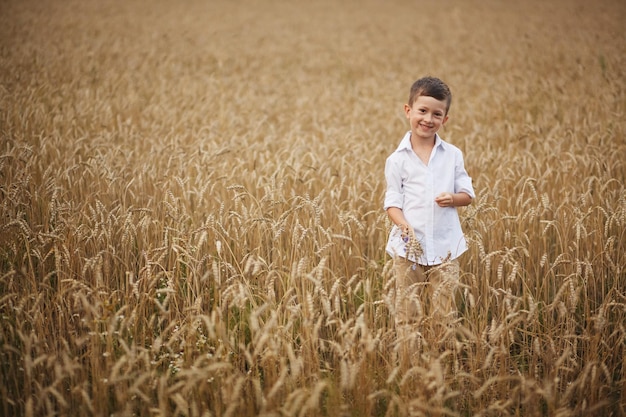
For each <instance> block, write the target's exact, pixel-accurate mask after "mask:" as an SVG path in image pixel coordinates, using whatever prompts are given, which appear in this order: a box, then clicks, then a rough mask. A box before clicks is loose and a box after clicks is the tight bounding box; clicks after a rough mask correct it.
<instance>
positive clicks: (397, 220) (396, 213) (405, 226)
mask: <svg viewBox="0 0 626 417" xmlns="http://www.w3.org/2000/svg"><path fill="white" fill-rule="evenodd" d="M387 215H388V216H389V219H391V221H392V222H393V224H395V225H396V226H398V227H399V228H400V230H402V234H403V235H407V236H408V233H409V229H410V228H411V226H410V225H409V222H407V221H406V218H405V217H404V213H403V212H402V209H401V208H399V207H389V208H388V209H387Z"/></svg>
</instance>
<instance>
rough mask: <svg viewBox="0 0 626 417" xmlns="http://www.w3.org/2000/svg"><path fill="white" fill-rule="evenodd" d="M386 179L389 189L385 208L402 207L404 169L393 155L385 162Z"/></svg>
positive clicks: (386, 194) (386, 193)
mask: <svg viewBox="0 0 626 417" xmlns="http://www.w3.org/2000/svg"><path fill="white" fill-rule="evenodd" d="M392 156H393V155H392ZM385 180H386V181H387V191H386V192H385V202H384V205H383V207H384V209H385V210H387V209H388V208H389V207H398V208H402V205H403V203H404V194H403V189H402V171H401V168H400V166H399V164H398V163H397V161H394V160H393V157H389V158H387V162H386V163H385Z"/></svg>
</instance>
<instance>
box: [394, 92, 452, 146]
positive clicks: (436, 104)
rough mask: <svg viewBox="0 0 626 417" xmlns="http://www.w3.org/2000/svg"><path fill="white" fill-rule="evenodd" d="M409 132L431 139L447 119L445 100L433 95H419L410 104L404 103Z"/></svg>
mask: <svg viewBox="0 0 626 417" xmlns="http://www.w3.org/2000/svg"><path fill="white" fill-rule="evenodd" d="M404 112H405V113H406V118H407V119H408V120H409V124H410V125H411V133H412V134H413V135H414V136H417V137H418V138H421V139H433V140H434V138H435V133H437V131H438V130H439V128H440V127H441V126H443V125H444V123H445V122H446V121H447V120H448V115H447V113H446V102H445V100H444V101H440V100H437V99H436V98H434V97H429V96H419V97H417V99H416V100H415V101H414V102H413V105H412V106H409V105H408V104H405V105H404Z"/></svg>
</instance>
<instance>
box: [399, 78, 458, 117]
mask: <svg viewBox="0 0 626 417" xmlns="http://www.w3.org/2000/svg"><path fill="white" fill-rule="evenodd" d="M419 96H428V97H432V98H435V99H437V100H440V101H445V102H446V114H447V113H448V110H450V104H451V103H452V93H451V92H450V88H449V87H448V85H447V84H446V83H444V82H443V81H441V80H440V79H439V78H435V77H423V78H420V79H419V80H417V81H415V82H414V83H413V85H412V86H411V93H410V94H409V106H413V103H414V102H415V100H417V98H418V97H419Z"/></svg>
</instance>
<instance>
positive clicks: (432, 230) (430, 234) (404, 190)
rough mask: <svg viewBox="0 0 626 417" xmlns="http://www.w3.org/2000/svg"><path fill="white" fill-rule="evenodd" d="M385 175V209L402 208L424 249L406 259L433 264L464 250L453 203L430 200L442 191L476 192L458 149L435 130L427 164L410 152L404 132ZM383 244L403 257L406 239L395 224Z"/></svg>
mask: <svg viewBox="0 0 626 417" xmlns="http://www.w3.org/2000/svg"><path fill="white" fill-rule="evenodd" d="M385 179H386V180H387V191H386V193H385V202H384V209H385V210H387V209H388V208H389V207H398V208H400V209H402V212H403V213H404V217H405V218H406V220H407V221H408V222H409V224H410V225H411V226H412V227H413V229H414V231H415V237H416V239H417V240H418V242H419V243H420V245H421V247H422V250H423V253H422V255H421V257H420V258H419V259H414V257H413V256H411V255H409V258H408V259H409V260H411V261H414V262H417V263H419V264H421V265H438V264H440V263H442V262H443V261H444V260H446V259H449V260H451V259H455V258H457V257H458V256H460V255H461V254H462V253H463V252H465V251H466V250H467V242H466V240H465V237H464V236H463V231H462V230H461V222H460V220H459V215H458V213H457V209H456V207H439V206H438V205H437V203H435V197H436V196H438V195H439V194H441V193H443V192H449V193H459V192H464V193H467V194H469V195H470V197H472V198H474V197H475V195H474V188H473V187H472V179H471V178H470V176H469V175H468V174H467V171H465V166H464V163H463V153H462V152H461V150H460V149H459V148H457V147H456V146H454V145H451V144H449V143H447V142H444V141H443V140H442V139H441V138H440V137H439V135H436V136H435V147H434V148H433V150H432V152H431V154H430V160H429V161H428V165H426V164H424V162H422V160H421V159H420V158H419V157H418V156H417V155H416V154H415V152H413V149H412V148H411V132H410V131H409V132H407V134H406V135H404V138H403V139H402V141H401V142H400V145H399V146H398V148H397V149H396V150H395V151H394V152H393V153H392V154H391V155H390V156H389V157H388V158H387V162H386V163H385ZM385 249H386V251H387V253H388V254H389V255H391V256H396V255H398V256H403V257H406V256H407V255H406V243H405V242H404V241H403V240H402V237H401V230H400V228H399V227H398V226H396V225H394V226H393V228H392V229H391V232H390V234H389V240H388V242H387V247H386V248H385Z"/></svg>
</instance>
